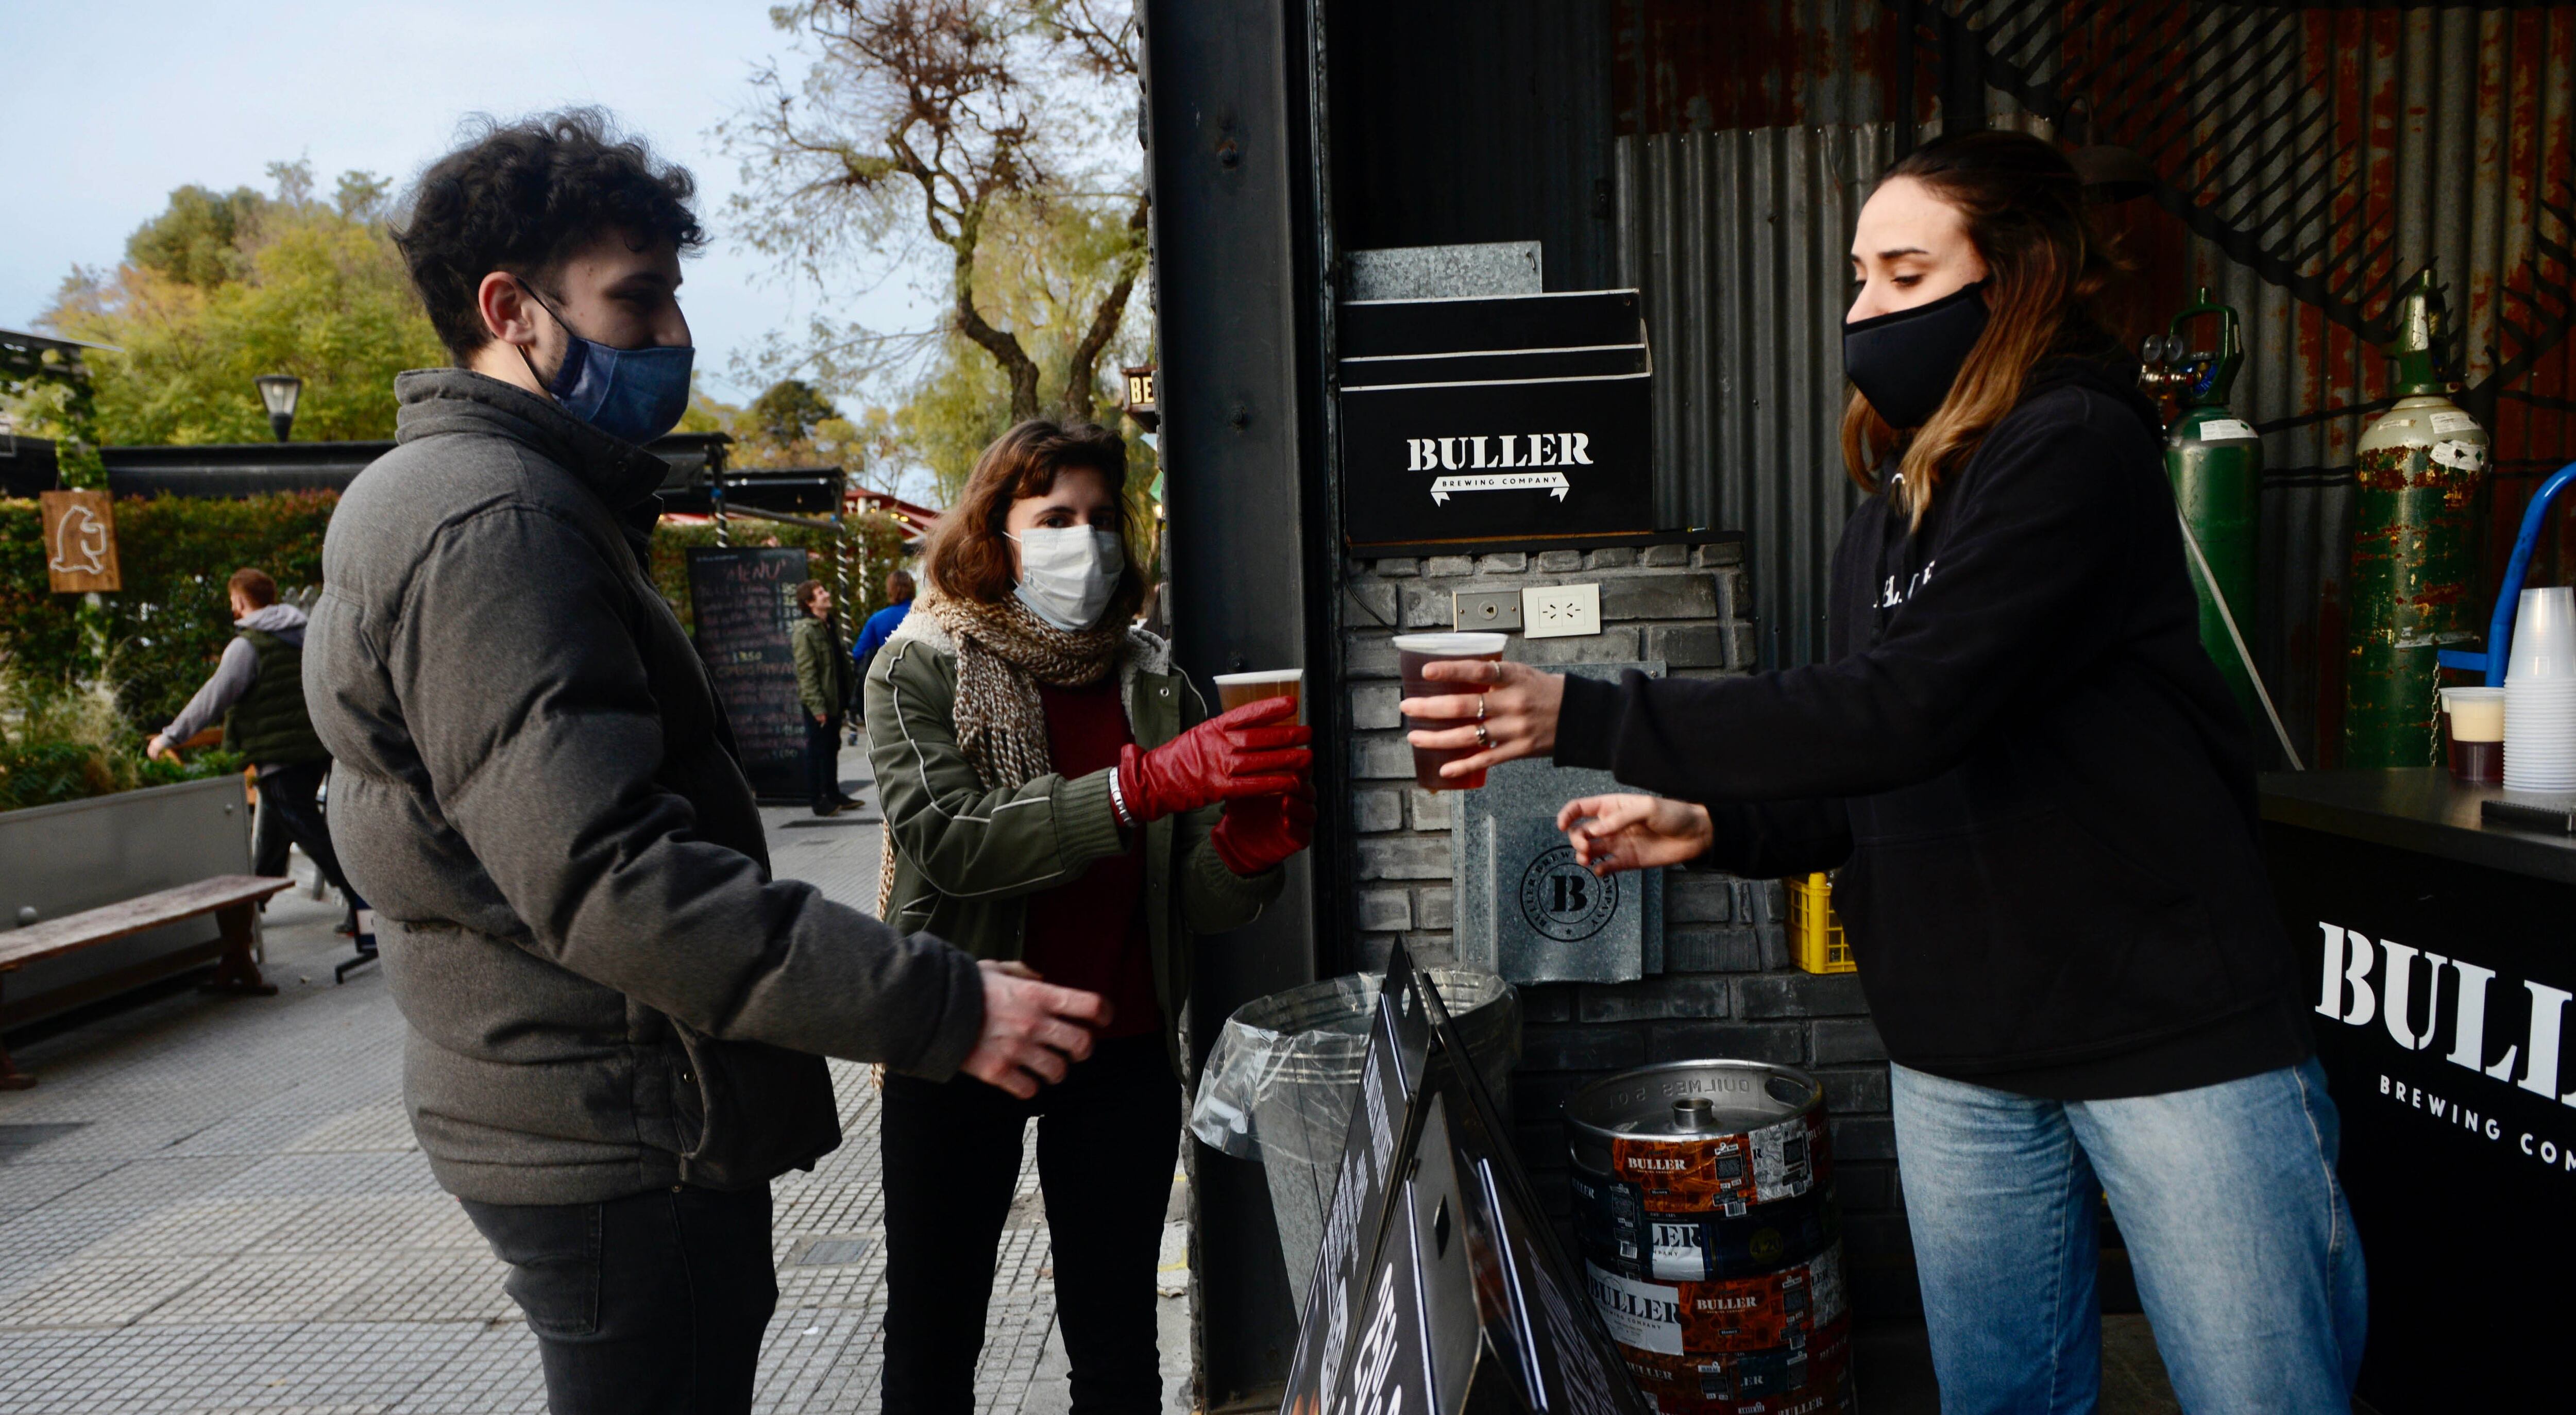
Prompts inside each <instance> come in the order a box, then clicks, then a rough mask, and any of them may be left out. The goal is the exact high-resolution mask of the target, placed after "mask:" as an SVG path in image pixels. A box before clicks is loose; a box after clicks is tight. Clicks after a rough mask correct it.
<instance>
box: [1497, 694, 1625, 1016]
mask: <svg viewBox="0 0 2576 1415" xmlns="http://www.w3.org/2000/svg"><path fill="white" fill-rule="evenodd" d="M1630 668H1635V669H1638V670H1640V671H1641V672H1644V673H1645V674H1646V675H1648V676H1649V677H1657V678H1660V677H1662V676H1663V672H1664V665H1663V664H1662V663H1661V662H1660V661H1659V662H1653V663H1598V664H1577V665H1569V666H1567V667H1566V668H1565V669H1564V671H1565V672H1568V673H1573V674H1578V675H1580V676H1583V677H1587V678H1605V679H1613V680H1615V679H1616V678H1617V677H1618V675H1619V674H1620V673H1621V672H1622V671H1623V670H1626V669H1630ZM1627 789H1628V788H1626V787H1623V786H1621V785H1619V784H1618V782H1617V781H1616V780H1615V779H1613V778H1612V777H1611V775H1610V773H1608V772H1606V771H1581V770H1574V769H1570V768H1561V767H1557V766H1554V765H1552V764H1550V763H1547V762H1543V761H1521V762H1511V763H1507V764H1505V765H1503V766H1499V767H1496V768H1494V769H1493V770H1492V771H1491V772H1490V773H1488V774H1487V775H1486V778H1485V786H1484V789H1483V790H1481V791H1462V792H1460V793H1458V797H1457V804H1456V805H1455V807H1453V809H1454V810H1455V811H1456V812H1457V814H1456V816H1455V817H1454V821H1453V824H1452V827H1451V830H1452V835H1451V850H1452V853H1453V855H1454V857H1455V869H1456V874H1457V880H1458V898H1457V916H1456V917H1457V934H1456V938H1457V949H1458V960H1459V962H1461V963H1463V964H1465V965H1467V966H1469V967H1476V968H1488V969H1491V970H1493V971H1494V972H1496V973H1499V974H1501V975H1502V977H1503V978H1504V980H1505V981H1507V982H1512V983H1578V982H1579V983H1620V982H1628V981H1631V980H1633V979H1637V978H1642V977H1646V976H1649V975H1651V974H1656V973H1661V972H1662V971H1663V970H1664V925H1663V904H1664V880H1663V871H1661V870H1637V871H1631V872H1627V873H1622V874H1614V875H1611V876H1609V877H1608V878H1606V879H1605V878H1599V877H1596V876H1594V875H1593V873H1592V872H1591V871H1589V870H1587V869H1585V868H1584V867H1583V866H1581V865H1579V864H1577V863H1575V859H1574V847H1573V846H1571V845H1569V844H1567V843H1566V839H1565V834H1564V832H1562V831H1560V830H1558V829H1557V828H1556V813H1557V810H1558V808H1560V807H1562V806H1563V805H1564V804H1565V803H1566V802H1568V801H1570V800H1573V799H1574V798H1575V797H1577V796H1588V795H1595V794H1599V793H1603V792H1611V791H1623V790H1627Z"/></svg>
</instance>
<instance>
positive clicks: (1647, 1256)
mask: <svg viewBox="0 0 2576 1415" xmlns="http://www.w3.org/2000/svg"><path fill="white" fill-rule="evenodd" d="M1565 1113H1566V1128H1567V1132H1568V1140H1569V1142H1570V1144H1571V1147H1572V1150H1573V1159H1574V1172H1573V1191H1574V1218H1575V1234H1576V1238H1577V1241H1578V1243H1579V1244H1580V1246H1581V1248H1582V1256H1583V1265H1584V1277H1585V1281H1586V1285H1587V1286H1588V1288H1589V1289H1590V1291H1591V1294H1592V1301H1593V1305H1594V1307H1595V1308H1596V1309H1597V1310H1598V1311H1599V1312H1600V1314H1601V1319H1602V1322H1603V1324H1604V1325H1605V1326H1607V1327H1608V1328H1609V1331H1610V1336H1611V1339H1612V1341H1613V1342H1615V1343H1616V1344H1617V1345H1618V1347H1619V1351H1620V1355H1621V1357H1622V1358H1623V1359H1624V1360H1625V1361H1626V1362H1627V1364H1628V1368H1629V1370H1630V1372H1631V1373H1632V1374H1634V1375H1635V1376H1636V1377H1637V1382H1638V1385H1639V1387H1640V1388H1641V1389H1643V1390H1644V1391H1645V1392H1646V1393H1647V1394H1648V1395H1649V1396H1650V1397H1652V1398H1653V1400H1654V1401H1655V1405H1656V1407H1657V1409H1658V1410H1659V1411H1660V1412H1661V1415H1739V1412H1740V1413H1741V1415H1754V1412H1763V1415H1834V1413H1835V1412H1842V1411H1847V1410H1848V1409H1849V1408H1850V1402H1851V1380H1850V1366H1851V1343H1850V1325H1851V1323H1850V1316H1849V1302H1848V1301H1847V1299H1846V1297H1845V1295H1844V1291H1843V1276H1842V1243H1841V1238H1840V1231H1841V1220H1840V1214H1839V1211H1838V1210H1837V1208H1836V1206H1835V1203H1834V1197H1833V1184H1832V1178H1833V1157H1832V1146H1831V1142H1830V1140H1829V1138H1828V1135H1827V1132H1826V1128H1825V1099H1824V1088H1823V1087H1822V1086H1820V1085H1818V1084H1817V1082H1816V1080H1815V1078H1814V1077H1811V1076H1808V1075H1807V1074H1805V1073H1804V1072H1800V1071H1795V1070H1792V1069H1790V1068H1788V1067H1784V1066H1771V1065H1767V1064H1765V1063H1762V1062H1753V1061H1683V1062H1672V1063H1669V1064H1666V1065H1662V1066H1650V1067H1646V1068H1645V1069H1643V1070H1639V1071H1629V1072H1624V1073H1622V1074H1620V1075H1617V1076H1612V1077H1609V1078H1607V1079H1604V1080H1601V1081H1597V1082H1594V1083H1593V1084H1592V1085H1590V1086H1587V1087H1585V1088H1584V1089H1583V1090H1582V1091H1580V1092H1577V1093H1576V1094H1575V1096H1574V1098H1573V1099H1572V1100H1571V1101H1568V1102H1567V1103H1566V1108H1565Z"/></svg>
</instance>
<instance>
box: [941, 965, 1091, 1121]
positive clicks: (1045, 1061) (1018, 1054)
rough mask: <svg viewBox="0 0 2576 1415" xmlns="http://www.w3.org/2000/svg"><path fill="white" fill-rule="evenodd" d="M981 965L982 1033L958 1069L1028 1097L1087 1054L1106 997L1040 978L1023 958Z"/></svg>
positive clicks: (1058, 1078) (1061, 1076) (980, 1079)
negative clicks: (1060, 985)
mask: <svg viewBox="0 0 2576 1415" xmlns="http://www.w3.org/2000/svg"><path fill="white" fill-rule="evenodd" d="M982 967H983V971H984V1035H983V1036H982V1037H981V1038H979V1039H978V1040H977V1041H976V1043H975V1049H974V1050H973V1051H970V1052H968V1053H966V1062H965V1065H964V1066H962V1067H961V1068H959V1069H961V1070H963V1071H964V1072H965V1073H966V1074H967V1075H969V1076H972V1077H974V1078H975V1079H976V1080H978V1081H982V1082H985V1083H986V1084H988V1085H993V1086H999V1087H1001V1088H1002V1089H1003V1090H1005V1091H1008V1092H1010V1093H1011V1094H1012V1095H1015V1096H1017V1097H1019V1098H1020V1099H1021V1100H1027V1099H1029V1098H1030V1097H1032V1096H1034V1095H1036V1094H1037V1093H1038V1087H1039V1086H1040V1085H1042V1084H1043V1085H1052V1084H1054V1083H1055V1082H1058V1081H1061V1080H1063V1079H1064V1073H1065V1072H1066V1070H1067V1069H1069V1068H1070V1067H1071V1066H1072V1065H1073V1063H1075V1062H1077V1061H1080V1060H1082V1059H1083V1058H1084V1057H1087V1056H1089V1055H1091V1029H1092V1028H1094V1027H1105V1026H1107V1025H1109V1000H1108V999H1107V998H1104V997H1102V996H1101V995H1100V994H1098V993H1091V992H1078V991H1076V990H1074V989H1072V988H1060V987H1057V986H1056V985H1055V984H1053V983H1042V982H1039V981H1038V975H1037V973H1036V972H1035V971H1034V970H1032V969H1031V968H1030V967H1029V966H1028V965H1027V964H1025V963H995V962H991V961H989V960H988V961H986V962H985V963H984V964H983V965H982Z"/></svg>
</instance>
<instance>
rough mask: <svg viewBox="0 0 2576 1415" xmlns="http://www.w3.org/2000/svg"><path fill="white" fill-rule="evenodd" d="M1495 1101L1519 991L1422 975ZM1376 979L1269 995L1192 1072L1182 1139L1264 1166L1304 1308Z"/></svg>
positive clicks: (1434, 972) (1513, 1050)
mask: <svg viewBox="0 0 2576 1415" xmlns="http://www.w3.org/2000/svg"><path fill="white" fill-rule="evenodd" d="M1425 971H1426V972H1427V973H1429V975H1430V977H1431V982H1432V985H1433V986H1434V987H1437V988H1438V989H1439V990H1440V1000H1441V1002H1442V1003H1443V1004H1444V1005H1446V1006H1447V1007H1448V1009H1449V1015H1450V1017H1451V1018H1452V1019H1453V1020H1455V1021H1456V1023H1457V1025H1458V1031H1459V1035H1460V1037H1461V1039H1462V1040H1464V1041H1465V1042H1466V1043H1467V1051H1468V1054H1469V1055H1471V1056H1473V1057H1474V1058H1475V1059H1476V1070H1477V1072H1478V1073H1479V1074H1480V1075H1482V1076H1483V1077H1484V1080H1485V1088H1486V1089H1487V1090H1488V1091H1490V1092H1492V1093H1493V1096H1494V1099H1495V1102H1496V1103H1497V1104H1498V1105H1504V1106H1508V1105H1509V1099H1508V1097H1509V1092H1508V1090H1507V1089H1506V1086H1507V1083H1508V1081H1509V1078H1510V1076H1511V1070H1512V1064H1513V1063H1514V1062H1516V1061H1518V1060H1519V1059H1520V1049H1521V1003H1520V995H1519V994H1518V993H1516V992H1514V991H1513V990H1512V986H1511V984H1509V983H1506V982H1504V981H1503V980H1502V979H1500V978H1498V977H1495V976H1494V975H1493V974H1491V973H1480V972H1475V971H1472V970H1469V969H1464V968H1431V969H1426V970H1425ZM1384 981H1385V979H1384V977H1383V976H1382V975H1380V974H1375V973H1356V974H1352V975H1350V976H1347V977H1340V978H1330V979H1326V980H1325V981H1323V982H1320V983H1308V984H1305V985H1304V986H1302V987H1294V988H1290V989H1288V990H1286V991H1284V992H1275V993H1272V994H1271V995H1270V996H1268V997H1264V998H1259V999H1256V1000H1255V1001H1252V1002H1248V1003H1245V1004H1244V1005H1243V1006H1242V1007H1241V1008H1239V1009H1237V1010H1236V1011H1235V1014H1234V1015H1233V1016H1232V1017H1230V1018H1227V1019H1226V1024H1225V1029H1224V1030H1223V1031H1222V1032H1220V1033H1218V1035H1217V1039H1216V1046H1215V1048H1214V1049H1213V1050H1211V1051H1210V1052H1209V1053H1208V1060H1207V1066H1206V1067H1205V1069H1203V1070H1202V1071H1201V1072H1200V1073H1199V1092H1198V1100H1197V1103H1196V1104H1195V1105H1193V1106H1192V1107H1191V1108H1190V1133H1192V1134H1194V1135H1196V1136H1198V1138H1199V1139H1200V1140H1201V1141H1202V1142H1204V1143H1205V1144H1207V1145H1209V1146H1211V1147H1213V1148H1215V1149H1219V1150H1222V1151H1224V1152H1225V1153H1227V1154H1229V1155H1232V1156H1234V1157H1235V1158H1237V1159H1248V1160H1258V1161H1260V1162H1261V1164H1262V1165H1263V1167H1264V1168H1265V1169H1266V1170H1267V1171H1268V1178H1269V1184H1270V1202H1271V1208H1272V1210H1273V1212H1274V1213H1275V1215H1276V1216H1277V1218H1278V1221H1279V1246H1280V1252H1281V1257H1282V1258H1283V1259H1285V1260H1286V1262H1287V1265H1288V1285H1289V1287H1290V1288H1291V1289H1292V1295H1293V1296H1294V1298H1295V1299H1296V1302H1297V1305H1298V1309H1299V1310H1300V1311H1302V1310H1304V1308H1305V1302H1306V1285H1307V1283H1308V1281H1309V1280H1310V1279H1311V1278H1312V1277H1313V1276H1314V1272H1313V1269H1314V1266H1315V1252H1316V1248H1317V1247H1318V1246H1319V1244H1320V1243H1321V1241H1322V1237H1323V1215H1324V1208H1325V1205H1327V1204H1328V1203H1330V1202H1331V1201H1332V1185H1333V1181H1334V1177H1335V1174H1336V1173H1337V1171H1338V1167H1339V1165H1340V1163H1341V1154H1342V1141H1343V1139H1344V1138H1345V1137H1346V1136H1347V1135H1348V1133H1349V1131H1350V1124H1351V1106H1352V1104H1353V1102H1354V1101H1356V1100H1357V1099H1358V1096H1359V1081H1360V1068H1361V1067H1362V1065H1363V1064H1365V1062H1366V1061H1367V1058H1368V1044H1369V1029H1370V1027H1371V1026H1372V1025H1373V1024H1374V1023H1375V1021H1376V1018H1377V995H1378V989H1379V988H1380V986H1381V985H1382V984H1383V983H1384Z"/></svg>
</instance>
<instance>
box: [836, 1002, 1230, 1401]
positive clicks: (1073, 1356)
mask: <svg viewBox="0 0 2576 1415" xmlns="http://www.w3.org/2000/svg"><path fill="white" fill-rule="evenodd" d="M1031 1115H1035V1116H1036V1117H1037V1118H1038V1185H1039V1189H1040V1191H1041V1192H1042V1193H1043V1194H1044V1195H1045V1197H1046V1213H1047V1231H1048V1236H1049V1238H1050V1239H1051V1241H1052V1242H1053V1245H1054V1264H1055V1314H1056V1322H1057V1324H1058V1326H1059V1327H1060V1328H1061V1329H1062V1330H1063V1332H1064V1350H1065V1355H1066V1357H1067V1358H1068V1359H1069V1360H1070V1361H1071V1363H1072V1366H1073V1412H1074V1415H1154V1412H1157V1411H1159V1410H1160V1409H1161V1408H1162V1403H1163V1402H1162V1375H1161V1367H1160V1362H1159V1361H1158V1360H1157V1357H1156V1353H1155V1349H1154V1267H1155V1263H1156V1260H1157V1259H1158V1257H1159V1256H1160V1254H1161V1251H1162V1233H1163V1212H1164V1210H1165V1209H1166V1208H1167V1207H1168V1206H1169V1205H1170V1203H1171V1197H1172V1162H1173V1160H1174V1159H1175V1158H1176V1157H1177V1156H1178V1154H1179V1150H1180V1136H1181V1097H1180V1085H1179V1083H1177V1082H1175V1081H1174V1080H1173V1079H1172V1066H1171V1062H1170V1061H1169V1060H1168V1059H1166V1057H1165V1054H1164V1050H1163V1038H1162V1037H1161V1035H1160V1034H1154V1035H1148V1036H1142V1037H1127V1038H1122V1039H1120V1040H1118V1041H1114V1042H1104V1043H1102V1044H1101V1045H1100V1047H1099V1048H1098V1049H1097V1050H1095V1051H1094V1052H1093V1053H1092V1055H1091V1059H1090V1060H1088V1061H1085V1062H1082V1063H1080V1064H1079V1065H1077V1066H1075V1067H1074V1068H1073V1070H1072V1071H1071V1072H1070V1073H1069V1074H1067V1075H1066V1077H1065V1079H1064V1082H1063V1084H1061V1085H1056V1086H1050V1087H1048V1088H1046V1089H1045V1090H1043V1091H1040V1092H1039V1093H1038V1097H1037V1099H1036V1100H1033V1101H1022V1100H1016V1099H1014V1098H1012V1097H1011V1095H1010V1094H1009V1093H1007V1092H1004V1091H1000V1090H996V1089H994V1088H993V1087H991V1086H988V1085H985V1084H984V1083H983V1082H981V1081H978V1080H975V1079H974V1078H972V1077H969V1076H960V1077H958V1078H957V1079H955V1080H953V1081H950V1082H948V1083H947V1084H945V1085H933V1084H931V1083H930V1082H927V1081H920V1080H915V1079H913V1078H911V1077H908V1076H896V1075H889V1076H887V1077H886V1084H885V1104H884V1109H883V1131H882V1143H883V1146H884V1160H885V1206H886V1207H885V1214H886V1220H885V1233H886V1323H885V1331H886V1344H885V1345H886V1356H885V1410H886V1415H969V1412H970V1411H972V1410H973V1408H974V1403H975V1394H974V1386H975V1358H976V1356H977V1355H978V1354H979V1353H980V1352H981V1351H982V1350H983V1346H984V1315H985V1309H986V1307H987V1305H988V1304H989V1303H990V1302H991V1300H992V1295H993V1264H994V1260H995V1257H996V1254H997V1252H998V1250H999V1248H1000V1245H1001V1237H1002V1222H1003V1219H1004V1217H1005V1216H1006V1215H1007V1214H1008V1212H1009V1210H1010V1207H1011V1191H1012V1189H1013V1187H1014V1186H1015V1185H1016V1183H1017V1182H1018V1179H1019V1172H1020V1134H1021V1130H1022V1128H1023V1127H1024V1126H1025V1125H1026V1123H1027V1121H1028V1118H1029V1117H1030V1116H1031Z"/></svg>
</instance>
